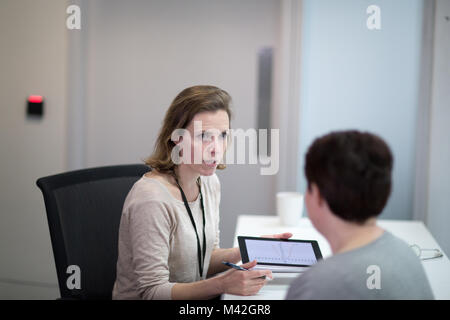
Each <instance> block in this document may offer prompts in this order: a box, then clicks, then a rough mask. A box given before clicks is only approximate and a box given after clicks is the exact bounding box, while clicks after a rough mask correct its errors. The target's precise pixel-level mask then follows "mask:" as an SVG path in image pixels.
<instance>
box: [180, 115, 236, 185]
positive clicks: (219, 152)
mask: <svg viewBox="0 0 450 320" xmlns="http://www.w3.org/2000/svg"><path fill="white" fill-rule="evenodd" d="M229 128H230V119H229V118H228V113H227V112H226V111H224V110H217V111H206V112H201V113H198V114H196V115H195V116H194V118H193V119H192V121H191V122H190V123H189V125H188V126H187V127H186V130H188V131H189V133H190V136H191V139H190V140H191V161H190V163H189V164H186V163H185V165H187V166H189V167H190V169H191V170H193V171H195V172H196V173H198V174H200V175H201V176H210V175H212V174H214V172H215V171H216V168H217V165H218V164H219V163H220V162H221V161H222V160H223V156H224V152H225V150H226V148H227V138H228V136H229V133H230V132H229Z"/></svg>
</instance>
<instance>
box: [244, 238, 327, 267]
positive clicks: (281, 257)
mask: <svg viewBox="0 0 450 320" xmlns="http://www.w3.org/2000/svg"><path fill="white" fill-rule="evenodd" d="M238 243H239V249H240V251H241V257H242V263H247V262H249V261H253V260H256V261H257V262H258V264H257V265H256V266H255V267H254V268H253V269H265V270H272V272H303V271H305V270H307V269H308V267H310V266H312V265H314V264H316V263H317V262H318V261H319V260H320V259H322V253H321V252H320V248H319V244H318V243H317V241H316V240H295V239H273V238H259V237H244V236H238Z"/></svg>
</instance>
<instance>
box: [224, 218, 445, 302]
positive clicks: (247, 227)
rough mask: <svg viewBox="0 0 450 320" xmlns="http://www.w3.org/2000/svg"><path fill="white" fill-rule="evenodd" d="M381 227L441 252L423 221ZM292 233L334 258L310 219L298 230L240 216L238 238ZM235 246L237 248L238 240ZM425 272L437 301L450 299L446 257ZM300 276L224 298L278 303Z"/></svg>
mask: <svg viewBox="0 0 450 320" xmlns="http://www.w3.org/2000/svg"><path fill="white" fill-rule="evenodd" d="M378 225H379V226H380V227H382V228H383V229H385V230H388V231H390V232H391V233H392V234H394V235H396V236H397V237H399V238H401V239H403V240H404V241H406V242H407V243H408V244H417V245H419V246H420V247H421V248H432V249H435V248H438V249H439V250H441V252H442V249H441V247H440V246H439V244H438V243H437V242H436V240H435V239H434V238H433V236H432V235H431V233H430V232H429V231H428V229H427V228H426V227H425V225H424V224H423V223H422V222H421V221H409V220H378ZM282 232H291V233H292V234H293V236H292V238H293V239H308V240H317V241H318V243H319V247H320V250H321V251H322V255H323V257H324V258H326V257H328V256H330V255H331V249H330V246H329V245H328V242H327V241H326V239H325V238H324V237H323V236H322V235H321V234H320V233H319V232H318V231H317V230H316V229H315V228H314V227H313V226H312V224H311V221H310V220H309V219H308V218H302V219H301V220H300V221H299V223H298V225H297V226H295V227H284V226H282V225H281V224H280V222H279V219H278V217H277V216H261V215H242V216H239V218H238V221H237V226H236V234H235V236H238V235H239V236H261V235H266V234H276V233H282ZM234 246H238V244H237V238H236V237H235V243H234ZM422 264H423V266H424V269H425V272H426V274H427V276H428V279H429V281H430V285H431V288H432V290H433V293H434V296H435V297H436V299H450V261H449V259H448V257H447V256H446V255H445V254H444V257H442V258H437V259H432V260H425V261H422ZM297 276H298V274H280V273H277V274H275V275H274V280H272V281H269V282H268V284H267V285H266V286H264V287H263V288H262V289H261V290H260V291H259V293H258V294H257V295H254V296H249V297H243V296H236V295H231V294H225V295H223V297H222V298H223V299H224V300H244V299H252V300H269V299H271V300H279V299H284V297H285V295H286V293H287V290H288V288H289V283H290V282H291V281H292V280H293V279H295V277H297Z"/></svg>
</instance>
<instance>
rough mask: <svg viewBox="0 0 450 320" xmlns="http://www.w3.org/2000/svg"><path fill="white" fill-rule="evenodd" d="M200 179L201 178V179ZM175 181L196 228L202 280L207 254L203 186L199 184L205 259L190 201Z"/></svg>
mask: <svg viewBox="0 0 450 320" xmlns="http://www.w3.org/2000/svg"><path fill="white" fill-rule="evenodd" d="M199 179H200V178H199ZM175 181H176V182H177V185H178V189H180V192H181V197H182V198H183V202H184V206H185V207H186V210H187V212H188V214H189V218H190V219H191V222H192V225H193V226H194V231H195V236H196V237H197V256H198V266H199V272H200V279H201V278H202V275H203V265H204V262H205V254H206V236H205V208H204V207H203V196H202V188H201V184H200V183H198V189H199V191H200V195H199V197H200V206H201V208H202V214H203V259H202V250H201V249H200V240H199V238H198V233H197V226H196V225H195V221H194V217H193V216H192V212H191V208H190V207H189V204H188V201H187V199H186V195H185V194H184V192H183V189H182V188H181V186H180V184H179V183H178V179H177V178H175Z"/></svg>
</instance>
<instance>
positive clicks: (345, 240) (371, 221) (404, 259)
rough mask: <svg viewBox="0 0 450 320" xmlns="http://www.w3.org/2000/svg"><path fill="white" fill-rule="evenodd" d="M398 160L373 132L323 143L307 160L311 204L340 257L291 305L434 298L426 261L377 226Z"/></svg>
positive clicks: (307, 278) (311, 274) (302, 284)
mask: <svg viewBox="0 0 450 320" xmlns="http://www.w3.org/2000/svg"><path fill="white" fill-rule="evenodd" d="M392 167H393V156H392V153H391V151H390V149H389V147H388V145H387V144H386V143H385V142H384V141H383V140H382V139H381V138H380V137H378V136H376V135H373V134H371V133H367V132H359V131H355V130H354V131H339V132H331V133H329V134H327V135H324V136H322V137H320V138H318V139H316V140H315V141H314V142H313V143H312V145H311V146H310V147H309V149H308V151H307V154H306V161H305V175H306V179H307V191H306V194H305V205H306V208H307V210H308V216H309V218H310V220H311V222H312V224H313V225H314V227H315V228H316V229H317V230H318V231H319V232H320V233H321V234H322V235H323V236H324V237H325V238H326V239H327V241H328V242H329V244H330V247H331V250H332V253H333V255H332V256H331V257H329V258H327V259H324V260H321V261H320V262H318V263H317V264H316V265H314V266H313V267H311V269H309V270H308V271H306V272H305V273H304V274H302V275H300V276H299V277H298V278H297V279H295V280H294V281H293V282H292V284H291V286H290V288H289V291H288V293H287V296H286V299H288V300H293V299H434V297H433V293H432V291H431V287H430V284H429V282H428V279H427V277H426V275H425V272H424V269H423V266H422V264H421V261H420V259H419V258H418V257H417V256H416V255H415V254H414V252H413V250H412V249H411V248H410V247H409V246H408V244H406V243H405V242H404V241H403V240H401V239H399V238H397V237H395V236H394V235H392V234H391V233H390V232H388V231H386V230H383V229H382V228H381V227H379V226H378V225H377V223H376V221H377V216H378V215H379V214H380V213H381V212H382V210H383V208H384V207H385V205H386V203H387V201H388V198H389V195H390V192H391V188H392Z"/></svg>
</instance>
